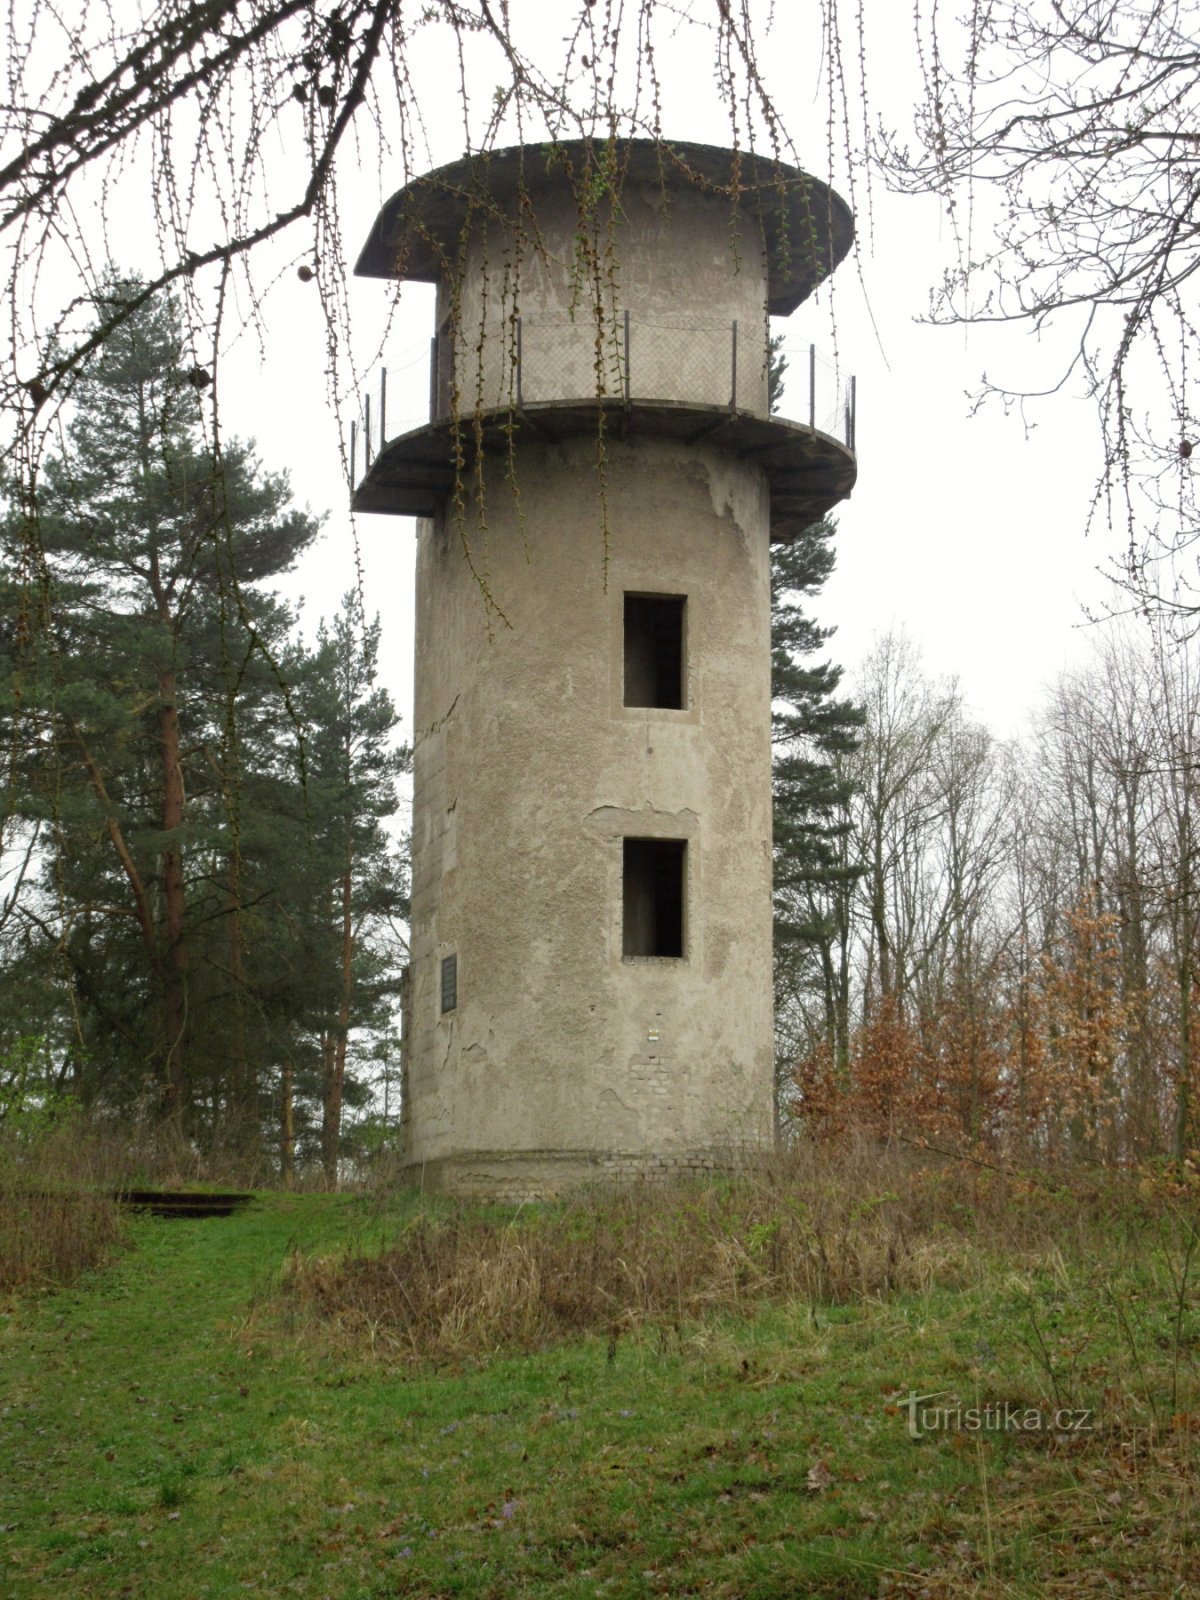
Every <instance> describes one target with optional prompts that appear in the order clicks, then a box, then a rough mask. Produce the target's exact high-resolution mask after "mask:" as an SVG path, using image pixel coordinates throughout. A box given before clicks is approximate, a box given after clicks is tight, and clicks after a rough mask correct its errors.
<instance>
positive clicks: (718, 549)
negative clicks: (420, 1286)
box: [406, 290, 772, 1195]
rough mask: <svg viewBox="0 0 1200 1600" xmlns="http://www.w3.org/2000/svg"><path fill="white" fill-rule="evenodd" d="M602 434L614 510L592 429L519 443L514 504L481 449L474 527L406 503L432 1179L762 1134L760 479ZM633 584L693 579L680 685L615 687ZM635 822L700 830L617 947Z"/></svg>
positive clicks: (416, 1114) (765, 930)
mask: <svg viewBox="0 0 1200 1600" xmlns="http://www.w3.org/2000/svg"><path fill="white" fill-rule="evenodd" d="M759 292H760V293H761V290H760V291H759ZM607 452H608V463H607V470H606V482H607V530H605V527H604V525H603V521H602V511H601V497H600V493H599V484H598V478H597V472H596V441H595V440H594V439H592V438H588V437H581V438H577V439H575V440H572V441H570V442H569V443H567V444H565V445H561V446H550V445H547V446H540V445H531V444H524V443H523V444H522V445H521V447H520V453H519V458H518V462H517V467H518V474H519V482H520V491H521V497H520V508H518V506H517V503H516V502H515V500H514V498H513V496H512V494H511V492H510V491H509V489H508V487H507V486H506V484H505V482H504V475H503V471H502V469H501V468H500V467H498V466H495V465H494V464H493V465H492V466H490V468H489V475H488V480H487V490H486V522H487V533H486V535H484V534H482V533H481V532H480V531H479V525H478V517H477V513H476V508H475V507H473V506H468V509H467V516H466V521H465V524H464V530H462V531H460V530H459V529H458V528H456V527H455V526H454V523H453V518H452V516H450V515H449V514H447V515H446V516H445V517H444V518H441V519H437V520H435V521H428V522H423V523H421V524H419V537H418V554H417V564H418V571H417V596H418V601H417V606H418V609H417V633H416V652H417V663H418V665H417V675H416V681H417V700H416V708H415V716H414V734H415V752H414V765H415V792H414V813H413V855H414V878H413V958H412V969H413V994H412V1016H411V1025H410V1030H411V1031H410V1055H409V1071H408V1088H409V1095H410V1104H409V1107H408V1115H407V1119H406V1125H407V1130H408V1139H409V1145H408V1155H409V1159H410V1161H411V1162H412V1164H413V1168H414V1173H416V1172H420V1173H422V1174H423V1175H424V1178H425V1181H426V1182H427V1183H429V1184H431V1185H435V1184H443V1185H448V1186H451V1187H455V1188H458V1189H464V1188H466V1189H469V1188H472V1187H478V1188H480V1189H482V1190H486V1191H487V1192H490V1193H504V1194H510V1195H523V1194H537V1193H545V1192H549V1191H551V1190H553V1189H554V1188H556V1187H558V1186H559V1185H560V1184H561V1183H564V1182H568V1181H571V1180H574V1179H577V1178H579V1177H580V1176H585V1175H587V1174H589V1173H592V1174H597V1173H607V1172H624V1171H627V1170H630V1169H631V1168H638V1167H640V1166H642V1165H651V1166H659V1167H661V1166H663V1165H664V1164H665V1165H667V1166H680V1165H681V1166H688V1165H694V1164H704V1163H709V1162H715V1161H719V1160H721V1159H723V1157H724V1156H725V1154H726V1153H727V1152H729V1151H730V1150H733V1149H741V1150H745V1149H747V1148H749V1149H759V1148H762V1147H764V1146H765V1145H766V1144H768V1143H769V1142H770V1139H771V1129H772V1025H771V1023H772V1019H771V892H770V889H771V788H770V688H769V630H770V603H769V567H768V544H767V518H768V505H767V493H766V485H765V482H764V479H763V476H762V473H761V471H760V469H759V468H757V467H755V466H754V465H752V464H748V463H738V462H735V461H733V460H732V459H731V458H728V457H726V456H724V455H722V454H721V453H720V452H718V451H716V450H712V449H709V448H707V447H704V446H697V447H692V448H688V447H685V446H681V445H675V444H669V443H667V442H665V441H658V440H653V439H633V440H630V441H628V442H625V443H621V442H618V441H615V440H612V439H610V440H609V441H608V443H607ZM522 512H523V516H522ZM463 531H465V535H466V539H467V542H468V544H469V547H470V558H469V560H468V556H467V553H466V552H465V551H464V546H463ZM606 544H607V548H606ZM472 565H473V566H474V569H475V570H474V572H473V571H472ZM483 588H486V590H487V593H488V594H489V595H490V596H491V599H492V601H493V603H494V604H493V607H492V608H490V609H489V606H488V605H487V604H486V603H485V599H484V595H483V593H482V589H483ZM627 590H628V591H631V592H640V593H667V594H686V595H687V704H686V708H685V709H683V710H673V711H672V710H659V709H640V708H639V709H631V708H628V707H626V706H625V705H624V704H623V688H622V665H623V648H622V633H623V626H622V624H623V602H624V594H625V592H626V591H627ZM500 613H502V616H501V615H500ZM627 836H628V837H642V838H656V837H665V838H682V839H686V840H687V844H688V853H687V890H686V905H687V926H686V953H685V955H684V957H683V958H682V959H671V958H644V959H626V958H625V957H624V956H623V953H622V841H623V839H624V838H625V837H627ZM449 953H455V954H457V957H458V1006H457V1009H456V1010H455V1011H453V1012H451V1013H449V1014H447V1015H445V1016H443V1015H442V1014H441V1011H440V1006H439V978H440V961H441V958H442V957H443V956H444V955H446V954H449Z"/></svg>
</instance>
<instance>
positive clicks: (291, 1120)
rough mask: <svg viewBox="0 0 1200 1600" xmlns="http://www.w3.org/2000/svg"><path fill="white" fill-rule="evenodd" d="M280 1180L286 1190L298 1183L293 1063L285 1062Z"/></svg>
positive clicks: (280, 1103)
mask: <svg viewBox="0 0 1200 1600" xmlns="http://www.w3.org/2000/svg"><path fill="white" fill-rule="evenodd" d="M279 1179H280V1182H281V1183H282V1184H283V1187H284V1188H285V1189H290V1188H291V1187H292V1185H293V1184H294V1183H295V1181H296V1123H295V1116H294V1107H293V1101H292V1063H291V1062H290V1061H285V1062H284V1064H283V1073H282V1078H281V1082H280V1093H279Z"/></svg>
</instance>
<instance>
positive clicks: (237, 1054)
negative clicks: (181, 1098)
mask: <svg viewBox="0 0 1200 1600" xmlns="http://www.w3.org/2000/svg"><path fill="white" fill-rule="evenodd" d="M228 893H229V921H228V931H229V976H230V979H231V980H232V983H233V1005H232V1011H231V1024H232V1026H231V1035H230V1041H229V1068H230V1078H231V1082H230V1089H231V1095H230V1098H231V1100H232V1103H233V1122H234V1131H235V1134H236V1137H237V1141H238V1144H239V1146H241V1147H243V1148H246V1149H257V1147H258V1143H259V1125H258V1105H257V1097H256V1095H255V1085H254V1083H253V1081H252V1078H251V1073H250V1062H249V1060H248V1058H247V1055H246V970H245V961H244V959H243V951H242V889H241V868H240V863H239V860H238V856H237V852H236V850H235V851H233V852H232V853H231V854H230V857H229V889H228Z"/></svg>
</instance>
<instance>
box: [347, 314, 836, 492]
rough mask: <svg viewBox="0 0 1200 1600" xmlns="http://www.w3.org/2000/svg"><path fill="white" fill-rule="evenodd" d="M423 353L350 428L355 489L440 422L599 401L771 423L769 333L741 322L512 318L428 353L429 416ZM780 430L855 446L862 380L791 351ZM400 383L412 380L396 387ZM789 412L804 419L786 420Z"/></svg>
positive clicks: (384, 374)
mask: <svg viewBox="0 0 1200 1600" xmlns="http://www.w3.org/2000/svg"><path fill="white" fill-rule="evenodd" d="M421 353H422V352H421V348H420V347H417V346H414V347H410V349H409V350H407V351H405V352H404V353H403V355H402V356H401V359H400V362H399V363H398V365H396V366H393V367H392V368H391V386H390V388H389V371H388V369H387V368H384V369H383V370H381V372H380V375H379V379H378V381H377V383H376V384H375V385H373V386H372V389H371V392H370V393H368V394H367V395H365V396H364V399H363V403H362V406H361V408H360V411H359V417H358V420H357V421H356V422H355V423H352V424H351V434H350V472H351V481H352V482H357V481H358V474H359V472H360V470H361V472H363V473H365V472H367V471H369V469H370V466H371V463H372V462H373V461H374V459H375V457H376V456H377V455H378V454H379V451H380V449H381V448H382V447H383V445H384V444H385V443H386V442H387V441H388V440H389V439H393V438H397V437H398V436H399V435H401V434H404V433H408V432H411V431H412V430H413V429H415V428H419V427H423V426H425V425H427V424H428V423H430V422H437V421H445V420H447V419H448V418H450V417H451V416H452V415H454V414H457V415H458V416H459V417H460V418H464V419H465V418H468V417H470V416H472V415H474V413H475V412H476V411H477V410H479V411H492V410H496V409H504V408H508V409H511V410H513V411H520V410H522V408H524V407H526V406H530V405H537V404H544V403H547V402H549V403H553V402H555V401H561V402H563V403H564V404H565V403H569V402H572V401H574V402H579V401H587V400H590V399H594V398H596V397H597V396H599V397H602V398H605V399H610V400H617V401H623V402H624V403H626V404H632V403H634V402H636V401H642V402H646V403H649V402H666V403H692V404H699V405H705V406H711V407H713V408H714V409H721V410H729V411H749V412H751V413H753V414H755V415H758V416H766V415H767V411H768V408H767V366H766V348H765V345H764V343H763V337H762V328H761V325H760V326H758V327H757V328H756V329H755V330H754V333H753V335H751V334H749V333H748V332H747V330H746V328H745V327H744V326H743V327H742V328H741V329H739V326H738V324H737V323H736V322H726V323H716V322H712V323H697V322H687V321H683V320H680V321H668V320H658V321H650V320H648V319H641V318H636V317H634V318H631V317H630V315H629V314H628V313H625V314H623V315H618V316H617V317H616V318H613V319H608V320H606V321H605V322H604V323H602V324H597V323H595V322H592V321H590V320H589V319H588V318H587V317H585V316H583V315H580V316H579V317H576V318H574V319H572V318H569V317H561V316H540V315H534V316H521V317H510V318H508V319H507V320H506V321H504V322H502V323H496V324H495V325H493V326H490V327H489V329H488V333H487V337H486V338H484V339H480V338H478V337H476V338H475V340H474V343H473V345H472V346H471V347H470V348H469V349H466V350H464V349H463V342H462V341H461V340H460V341H459V344H458V348H457V350H456V349H455V344H454V341H453V339H452V338H451V337H450V336H449V335H448V334H441V335H439V336H436V337H435V338H434V339H433V340H432V341H431V345H430V349H429V354H428V357H427V359H428V363H429V366H428V388H427V390H426V393H427V396H428V400H427V408H423V409H422V410H421V411H420V412H418V411H417V410H416V409H415V407H414V404H413V402H414V401H415V399H416V396H417V394H418V393H419V389H418V382H417V373H418V371H419V370H420V367H421V365H422V362H421V359H420V357H421ZM780 353H781V354H782V355H783V356H784V357H785V358H786V361H787V370H786V379H785V385H784V392H783V403H782V407H781V408H780V410H779V412H777V414H778V415H780V416H781V418H782V420H786V421H791V422H793V423H794V424H797V425H800V426H803V427H808V428H813V429H815V430H817V431H818V432H820V433H825V434H829V435H832V437H834V438H836V439H838V440H840V441H841V442H842V443H843V444H845V445H846V446H848V448H850V449H851V450H853V449H854V447H855V409H856V399H857V396H856V392H855V382H854V379H853V377H847V376H845V375H844V374H842V373H841V372H840V369H839V368H838V366H837V365H836V363H834V362H831V361H829V360H828V359H827V358H826V357H825V356H823V355H821V354H820V353H819V352H818V350H817V348H816V346H815V345H806V346H800V345H785V346H784V347H783V349H782V351H781V352H780ZM397 377H400V378H401V379H402V381H401V382H397V381H396V380H397ZM786 413H794V415H787V414H786Z"/></svg>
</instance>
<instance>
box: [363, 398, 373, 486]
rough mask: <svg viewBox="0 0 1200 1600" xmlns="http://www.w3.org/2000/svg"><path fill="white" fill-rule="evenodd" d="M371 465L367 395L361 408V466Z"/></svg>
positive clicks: (369, 405) (369, 406) (369, 418)
mask: <svg viewBox="0 0 1200 1600" xmlns="http://www.w3.org/2000/svg"><path fill="white" fill-rule="evenodd" d="M370 465H371V396H370V395H367V397H366V403H365V405H364V406H363V466H364V467H367V468H369V467H370Z"/></svg>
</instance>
